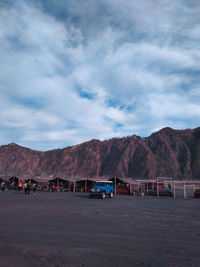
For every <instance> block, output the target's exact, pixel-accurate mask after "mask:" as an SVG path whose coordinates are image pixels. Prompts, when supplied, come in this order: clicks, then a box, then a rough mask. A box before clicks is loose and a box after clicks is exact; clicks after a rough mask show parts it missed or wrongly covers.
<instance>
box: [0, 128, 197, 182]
mask: <svg viewBox="0 0 200 267" xmlns="http://www.w3.org/2000/svg"><path fill="white" fill-rule="evenodd" d="M0 176H16V177H20V178H26V177H40V178H43V179H49V177H60V178H70V177H80V178H92V177H93V178H96V177H113V176H116V177H119V178H125V177H126V178H129V177H131V178H136V179H147V178H148V179H151V178H155V177H158V176H159V177H171V178H174V179H199V178H200V127H199V128H194V129H187V130H174V129H172V128H169V127H167V128H163V129H161V130H160V131H158V132H155V133H153V134H151V135H150V136H149V137H145V138H141V137H139V136H136V135H132V136H128V137H123V138H112V139H109V140H105V141H99V140H96V139H94V140H91V141H88V142H85V143H82V144H79V145H76V146H69V147H66V148H63V149H54V150H49V151H46V152H42V151H36V150H31V149H29V148H26V147H22V146H19V145H17V144H15V143H11V144H8V145H2V146H0Z"/></svg>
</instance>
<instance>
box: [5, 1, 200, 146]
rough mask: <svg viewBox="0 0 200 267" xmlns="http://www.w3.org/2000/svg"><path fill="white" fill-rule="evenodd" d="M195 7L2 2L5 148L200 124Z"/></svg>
mask: <svg viewBox="0 0 200 267" xmlns="http://www.w3.org/2000/svg"><path fill="white" fill-rule="evenodd" d="M199 14H200V1H199V0H190V1H188V0H176V1H171V0H140V1H130V0H84V1H83V0H59V1H57V0H35V1H31V0H24V1H23V0H22V1H21V0H18V1H13V0H1V1H0V114H1V116H0V145H3V144H8V143H11V142H15V143H18V144H20V145H22V146H27V147H30V148H32V149H37V150H49V149H53V148H58V147H59V148H63V147H66V146H68V145H75V144H78V143H81V142H84V141H87V140H90V139H100V140H104V139H108V138H112V137H123V136H127V135H132V134H137V135H140V136H142V137H144V136H148V135H150V134H151V133H152V132H155V131H157V130H159V129H161V128H163V127H166V126H169V127H172V128H175V129H186V128H193V127H198V126H200V16H199Z"/></svg>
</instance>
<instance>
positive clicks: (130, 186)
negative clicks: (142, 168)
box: [129, 184, 133, 195]
mask: <svg viewBox="0 0 200 267" xmlns="http://www.w3.org/2000/svg"><path fill="white" fill-rule="evenodd" d="M132 191H133V190H132V185H131V184H130V185H129V195H131V194H132Z"/></svg>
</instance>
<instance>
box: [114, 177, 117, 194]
mask: <svg viewBox="0 0 200 267" xmlns="http://www.w3.org/2000/svg"><path fill="white" fill-rule="evenodd" d="M114 191H115V195H116V194H117V179H116V177H114Z"/></svg>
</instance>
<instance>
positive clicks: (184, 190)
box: [0, 176, 200, 198]
mask: <svg viewBox="0 0 200 267" xmlns="http://www.w3.org/2000/svg"><path fill="white" fill-rule="evenodd" d="M2 181H4V182H5V183H6V185H7V188H9V189H17V187H18V184H19V182H20V181H21V182H30V183H31V184H34V183H36V184H37V188H38V190H40V191H52V192H54V191H63V192H89V191H90V189H91V188H92V187H93V186H94V184H95V182H97V181H113V184H114V191H115V192H114V193H115V194H121V195H130V194H136V193H137V194H141V195H142V194H147V195H156V196H158V197H159V196H162V195H167V196H173V197H178V196H179V195H180V196H182V195H183V196H184V198H188V197H191V196H194V197H195V198H200V182H199V183H198V182H197V181H195V183H196V185H195V184H193V183H191V181H187V182H186V181H174V180H172V179H171V178H162V177H159V178H157V179H154V180H135V179H132V178H117V177H112V178H110V179H108V178H107V179H106V178H99V179H96V178H94V179H93V178H90V179H88V178H60V177H56V178H52V179H41V178H34V179H33V178H28V179H20V178H18V177H15V176H12V177H0V183H2Z"/></svg>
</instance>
